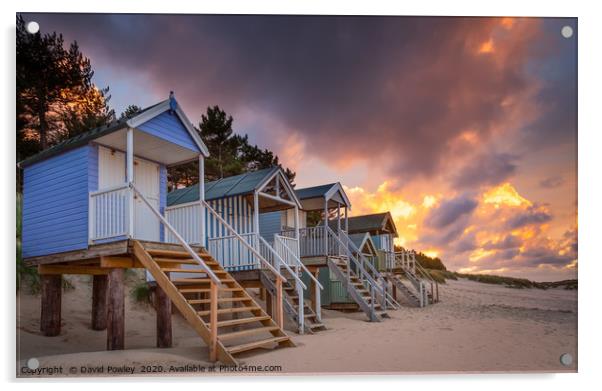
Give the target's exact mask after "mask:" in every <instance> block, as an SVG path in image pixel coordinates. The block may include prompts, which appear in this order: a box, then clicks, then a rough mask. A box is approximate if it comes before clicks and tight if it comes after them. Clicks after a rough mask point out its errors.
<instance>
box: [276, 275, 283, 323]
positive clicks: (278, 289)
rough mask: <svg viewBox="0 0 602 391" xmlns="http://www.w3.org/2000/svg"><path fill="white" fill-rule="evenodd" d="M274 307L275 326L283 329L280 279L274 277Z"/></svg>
mask: <svg viewBox="0 0 602 391" xmlns="http://www.w3.org/2000/svg"><path fill="white" fill-rule="evenodd" d="M275 304H276V306H275V311H274V312H275V315H276V324H277V325H278V326H279V327H280V328H283V327H284V309H283V308H282V305H283V304H282V279H281V278H280V277H276V303H275Z"/></svg>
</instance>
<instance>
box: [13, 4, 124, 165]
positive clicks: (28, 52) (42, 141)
mask: <svg viewBox="0 0 602 391" xmlns="http://www.w3.org/2000/svg"><path fill="white" fill-rule="evenodd" d="M16 46H17V50H16V54H17V62H16V70H17V78H16V87H17V89H16V95H17V96H16V99H17V123H16V125H17V146H18V149H17V159H18V160H21V159H24V158H26V157H28V156H30V155H32V154H35V153H37V152H39V151H41V150H44V149H46V148H48V147H50V146H52V145H53V144H55V143H57V142H60V141H61V140H63V139H65V138H67V137H69V136H72V135H75V134H78V133H80V132H82V131H85V130H88V129H89V127H94V126H98V125H101V124H103V123H106V122H107V121H110V120H111V119H113V118H112V117H113V113H112V111H110V110H109V108H108V107H107V101H108V98H109V97H108V96H106V93H107V92H108V89H98V88H97V87H96V86H95V85H94V84H93V83H92V77H93V76H94V72H93V71H92V66H91V64H90V60H89V59H88V58H87V57H85V56H84V55H83V54H82V53H81V52H80V50H79V47H78V45H77V42H73V43H71V45H70V46H69V49H65V47H64V40H63V37H62V35H61V34H57V33H56V32H53V33H49V34H44V35H42V33H40V32H38V33H36V34H30V33H29V32H27V31H26V29H25V21H24V20H23V18H22V17H21V16H17V45H16Z"/></svg>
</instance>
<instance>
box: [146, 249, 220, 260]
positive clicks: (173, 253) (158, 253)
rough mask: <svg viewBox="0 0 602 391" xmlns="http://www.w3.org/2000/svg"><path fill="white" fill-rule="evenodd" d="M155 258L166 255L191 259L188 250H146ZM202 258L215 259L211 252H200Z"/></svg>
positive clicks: (166, 256)
mask: <svg viewBox="0 0 602 391" xmlns="http://www.w3.org/2000/svg"><path fill="white" fill-rule="evenodd" d="M146 251H147V252H148V253H149V254H150V255H152V256H153V258H154V257H155V256H156V257H165V258H186V259H191V258H190V254H189V253H188V251H174V250H146ZM197 255H198V256H199V258H201V259H213V257H212V256H211V255H210V254H203V253H201V254H198V253H197Z"/></svg>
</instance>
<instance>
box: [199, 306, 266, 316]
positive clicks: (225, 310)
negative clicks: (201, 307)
mask: <svg viewBox="0 0 602 391" xmlns="http://www.w3.org/2000/svg"><path fill="white" fill-rule="evenodd" d="M258 310H261V307H257V306H251V307H231V308H220V309H218V310H217V313H218V314H233V313H236V312H247V311H248V312H251V311H258ZM210 313H211V311H210V310H209V311H197V314H199V316H207V315H209V314H210Z"/></svg>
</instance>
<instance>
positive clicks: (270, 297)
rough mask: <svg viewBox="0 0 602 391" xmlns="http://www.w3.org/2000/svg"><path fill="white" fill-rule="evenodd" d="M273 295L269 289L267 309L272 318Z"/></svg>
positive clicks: (266, 296) (266, 298) (266, 301)
mask: <svg viewBox="0 0 602 391" xmlns="http://www.w3.org/2000/svg"><path fill="white" fill-rule="evenodd" d="M273 299H274V298H273V296H272V294H271V293H270V292H269V291H266V295H265V311H266V312H267V313H268V315H270V317H271V318H273V317H274V300H273Z"/></svg>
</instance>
